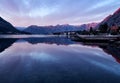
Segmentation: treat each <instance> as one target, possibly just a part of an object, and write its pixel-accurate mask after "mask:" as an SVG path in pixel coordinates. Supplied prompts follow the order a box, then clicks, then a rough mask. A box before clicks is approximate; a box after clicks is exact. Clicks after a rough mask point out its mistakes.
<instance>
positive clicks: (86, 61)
mask: <svg viewBox="0 0 120 83" xmlns="http://www.w3.org/2000/svg"><path fill="white" fill-rule="evenodd" d="M116 61H117V62H116ZM119 62H120V47H119V46H115V45H109V44H106V43H104V44H101V43H100V44H97V45H94V44H92V43H91V44H89V46H88V44H86V43H76V42H73V41H71V40H70V39H68V38H65V37H45V38H44V37H42V38H19V39H17V38H13V39H12V38H9V39H5V38H4V39H0V83H81V82H82V83H113V82H114V83H120V79H119V77H120V64H119Z"/></svg>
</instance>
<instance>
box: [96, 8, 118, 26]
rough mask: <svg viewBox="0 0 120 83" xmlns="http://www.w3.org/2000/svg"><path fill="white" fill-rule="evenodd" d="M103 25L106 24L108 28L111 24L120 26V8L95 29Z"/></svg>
mask: <svg viewBox="0 0 120 83" xmlns="http://www.w3.org/2000/svg"><path fill="white" fill-rule="evenodd" d="M104 23H107V24H108V26H109V27H110V26H112V25H113V24H115V25H117V26H120V8H119V9H118V10H116V11H115V12H114V13H113V14H112V15H109V16H107V17H106V18H105V19H104V20H103V21H102V22H100V23H99V24H98V25H97V27H96V28H98V27H99V26H100V25H102V24H104Z"/></svg>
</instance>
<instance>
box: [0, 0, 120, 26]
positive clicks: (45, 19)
mask: <svg viewBox="0 0 120 83" xmlns="http://www.w3.org/2000/svg"><path fill="white" fill-rule="evenodd" d="M119 7H120V1H119V0H0V16H1V17H3V18H4V19H6V20H7V21H9V22H11V23H12V24H13V25H14V26H29V25H42V26H43V25H57V24H72V25H80V24H83V23H90V22H100V21H101V20H103V19H104V18H105V17H106V16H108V15H109V14H112V13H113V12H114V11H116V10H117V9H118V8H119Z"/></svg>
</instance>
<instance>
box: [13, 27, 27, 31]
mask: <svg viewBox="0 0 120 83" xmlns="http://www.w3.org/2000/svg"><path fill="white" fill-rule="evenodd" d="M15 28H16V29H17V30H19V31H23V30H24V29H25V28H26V27H15Z"/></svg>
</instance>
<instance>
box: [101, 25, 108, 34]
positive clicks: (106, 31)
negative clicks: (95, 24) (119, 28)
mask: <svg viewBox="0 0 120 83" xmlns="http://www.w3.org/2000/svg"><path fill="white" fill-rule="evenodd" d="M108 30H109V27H108V24H107V23H104V24H102V25H100V27H99V31H100V32H101V33H108Z"/></svg>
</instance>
